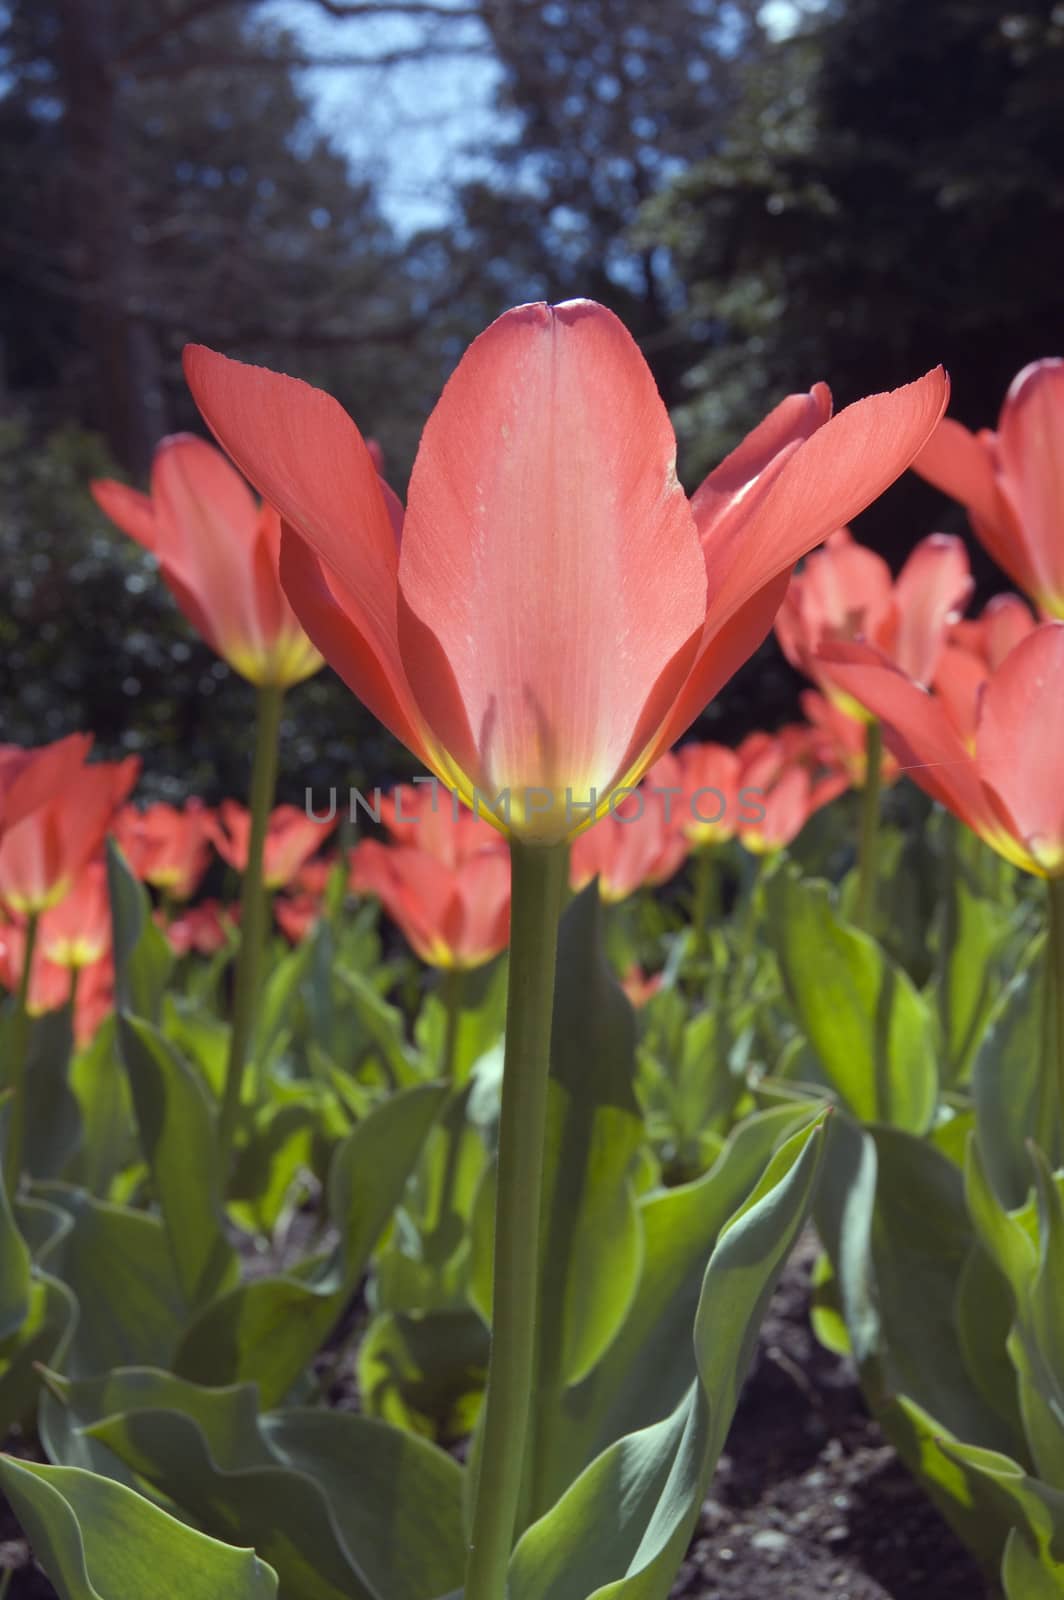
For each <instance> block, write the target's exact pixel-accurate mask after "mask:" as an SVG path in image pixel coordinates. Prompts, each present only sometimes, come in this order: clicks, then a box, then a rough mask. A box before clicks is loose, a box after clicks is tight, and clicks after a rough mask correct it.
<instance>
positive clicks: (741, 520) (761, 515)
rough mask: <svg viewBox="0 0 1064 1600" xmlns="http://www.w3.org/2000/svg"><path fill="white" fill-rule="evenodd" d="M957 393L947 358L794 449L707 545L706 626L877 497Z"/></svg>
mask: <svg viewBox="0 0 1064 1600" xmlns="http://www.w3.org/2000/svg"><path fill="white" fill-rule="evenodd" d="M948 398H949V381H948V379H947V377H946V374H945V373H944V372H943V370H942V368H941V367H936V368H935V369H934V370H933V371H932V372H929V373H927V374H925V376H924V377H922V378H918V379H917V380H916V382H915V383H909V384H906V385H905V386H904V388H901V389H893V390H891V391H890V392H889V393H887V394H876V395H869V396H868V397H867V399H864V400H858V401H856V402H855V403H854V404H853V405H851V406H847V407H846V409H845V410H844V411H840V412H838V414H837V415H836V416H834V417H832V418H831V419H830V421H828V422H825V423H824V425H823V427H821V428H818V429H817V430H816V431H815V432H814V433H813V434H811V435H810V437H809V438H808V439H807V440H806V441H805V442H804V443H802V444H800V445H798V447H797V448H796V449H795V450H793V451H792V453H791V454H790V456H789V457H788V458H787V460H786V462H785V464H784V465H783V467H782V469H781V470H780V471H779V472H778V473H777V474H776V475H775V477H774V478H773V480H772V482H771V483H770V484H769V486H768V488H767V489H766V490H765V492H764V493H763V494H757V493H755V494H752V495H751V496H750V497H749V511H748V513H747V514H746V515H742V516H739V517H729V518H728V519H727V520H726V523H725V525H723V526H722V527H721V528H719V529H717V530H715V531H714V533H713V536H712V538H711V539H710V540H709V542H708V543H707V546H706V562H707V567H708V570H709V575H710V602H709V607H708V611H707V618H706V621H707V627H709V628H713V627H719V626H720V625H721V624H722V623H723V622H724V621H725V620H726V619H727V618H728V617H729V616H731V615H732V614H733V613H734V612H735V611H736V610H737V608H738V607H739V606H740V605H742V604H743V602H744V601H746V600H747V599H749V597H750V596H751V595H752V594H754V593H755V592H756V591H758V590H759V589H762V588H763V587H764V585H765V584H766V583H767V582H768V581H769V579H771V578H774V577H776V575H777V574H778V573H780V572H783V571H786V570H787V569H789V568H790V567H792V566H793V565H794V563H795V562H796V561H797V560H799V558H800V557H801V556H803V555H805V554H806V552H807V551H809V550H811V549H812V548H813V546H814V545H817V544H819V543H820V542H821V540H823V539H826V538H827V536H828V535H829V534H830V533H833V532H834V531H835V530H836V529H837V528H841V527H842V526H843V525H844V524H845V523H848V522H849V521H850V520H851V518H853V517H855V516H856V515H857V514H858V512H859V511H863V510H864V508H865V507H866V506H867V505H870V504H871V502H872V501H873V500H875V499H876V498H877V497H878V496H879V495H880V494H882V493H883V490H884V489H886V488H887V487H888V486H889V485H890V484H891V483H893V482H894V480H895V478H897V477H898V476H899V475H900V474H901V473H902V472H904V470H905V468H906V467H907V466H909V464H910V463H911V461H912V459H913V457H914V456H915V455H916V453H917V451H918V450H919V449H920V447H921V446H922V445H923V444H924V442H925V441H926V439H927V437H928V435H929V434H930V432H931V430H932V429H933V428H934V427H935V424H936V423H937V422H938V420H939V418H940V417H941V415H942V412H943V410H944V409H945V406H946V401H947V399H948Z"/></svg>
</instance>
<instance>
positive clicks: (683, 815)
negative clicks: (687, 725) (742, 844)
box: [650, 742, 742, 850]
mask: <svg viewBox="0 0 1064 1600" xmlns="http://www.w3.org/2000/svg"><path fill="white" fill-rule="evenodd" d="M666 762H668V763H670V764H672V763H674V765H669V766H666V764H665V763H666ZM650 778H651V782H652V783H657V784H658V785H659V786H661V787H662V788H666V787H670V786H671V784H673V783H675V784H676V785H677V786H678V787H679V789H680V796H679V799H678V800H677V802H676V805H675V808H674V809H675V815H676V821H677V825H678V826H679V828H680V829H681V830H682V832H683V835H684V837H685V838H686V839H687V841H688V843H689V844H690V845H691V847H692V849H694V850H704V849H706V848H707V847H709V846H713V845H718V844H726V843H727V841H728V840H729V839H733V838H734V837H735V831H736V828H737V827H738V825H739V806H740V800H739V791H740V788H741V786H742V762H741V761H740V759H739V756H738V755H737V754H736V752H735V751H734V750H730V749H729V748H728V746H727V745H723V744H713V743H711V742H710V743H705V744H702V743H695V742H692V743H690V744H684V745H681V746H680V748H679V749H678V750H674V751H673V752H672V753H671V755H669V756H668V757H666V758H665V759H664V761H659V762H658V763H657V764H656V765H655V767H654V768H653V770H652V772H651V774H650Z"/></svg>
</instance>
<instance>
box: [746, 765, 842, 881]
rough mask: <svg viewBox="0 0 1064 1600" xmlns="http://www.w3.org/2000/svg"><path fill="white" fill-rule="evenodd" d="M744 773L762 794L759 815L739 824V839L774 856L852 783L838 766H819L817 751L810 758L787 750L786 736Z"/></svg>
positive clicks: (755, 791)
mask: <svg viewBox="0 0 1064 1600" xmlns="http://www.w3.org/2000/svg"><path fill="white" fill-rule="evenodd" d="M807 748H808V749H809V750H810V752H811V753H812V752H813V751H815V740H809V741H807ZM743 776H744V782H745V784H746V786H747V787H748V789H749V791H750V793H751V794H756V795H757V796H758V800H757V811H758V813H759V815H758V816H757V817H756V819H755V820H753V821H749V822H745V823H741V824H740V826H739V829H738V834H739V841H740V843H741V844H742V845H743V848H744V849H746V850H749V851H750V852H751V854H753V855H759V856H765V855H775V854H776V853H777V852H778V851H780V850H783V849H785V848H786V847H787V845H789V844H792V843H793V842H794V840H795V839H796V838H797V837H798V834H799V833H800V832H801V831H802V829H803V828H804V827H805V825H806V823H807V822H808V821H809V818H810V817H811V816H812V815H813V813H814V812H816V811H819V810H820V809H821V808H822V807H823V806H826V805H828V804H829V802H830V801H832V800H835V799H837V798H838V796H839V795H840V794H842V793H844V791H845V790H846V789H847V788H848V787H849V783H850V779H849V775H848V773H846V772H845V771H842V770H840V769H838V768H829V769H828V770H826V771H825V770H819V765H818V759H817V757H816V756H815V755H814V756H813V760H812V761H811V762H806V761H803V760H800V759H798V758H796V757H795V756H794V755H790V756H788V755H786V754H785V745H784V742H783V741H779V743H777V744H776V746H775V748H773V747H769V748H766V749H764V750H763V751H762V752H761V754H760V755H759V756H758V757H757V758H756V759H755V760H753V761H751V762H750V764H749V765H748V766H747V767H746V769H745V772H744V774H743Z"/></svg>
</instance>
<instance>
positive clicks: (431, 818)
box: [381, 781, 498, 867]
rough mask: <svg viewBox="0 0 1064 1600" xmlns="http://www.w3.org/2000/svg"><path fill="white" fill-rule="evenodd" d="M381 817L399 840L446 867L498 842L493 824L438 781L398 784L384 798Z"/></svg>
mask: <svg viewBox="0 0 1064 1600" xmlns="http://www.w3.org/2000/svg"><path fill="white" fill-rule="evenodd" d="M381 821H382V822H383V824H384V826H385V827H386V828H387V829H388V832H389V833H390V834H391V836H392V838H393V839H394V840H395V841H396V843H397V844H406V845H411V846H413V848H414V849H417V850H421V851H423V852H424V854H426V855H430V856H434V857H435V858H436V860H437V861H442V862H443V864H444V866H446V867H457V866H459V865H460V864H461V862H463V861H466V860H468V858H469V857H470V856H473V855H477V854H478V852H479V851H481V850H485V849H488V848H489V847H492V846H495V845H497V844H498V834H497V833H496V831H495V829H494V828H493V827H492V826H491V824H490V823H489V822H486V821H485V820H484V818H483V817H480V816H475V815H474V814H473V812H472V811H470V810H468V809H467V807H466V806H464V805H463V804H462V803H461V801H460V800H459V799H458V796H457V795H456V794H455V792H454V791H453V790H450V789H445V788H443V786H442V785H441V784H438V783H436V782H435V781H433V782H431V783H427V784H426V783H418V784H414V783H403V784H399V785H397V786H396V788H394V789H393V790H392V792H391V794H389V795H385V797H384V798H383V800H382V801H381Z"/></svg>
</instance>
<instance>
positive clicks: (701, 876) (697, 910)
mask: <svg viewBox="0 0 1064 1600" xmlns="http://www.w3.org/2000/svg"><path fill="white" fill-rule="evenodd" d="M716 865H717V864H716V861H715V859H714V849H713V846H712V845H710V844H704V845H702V847H701V849H699V850H697V851H696V852H695V859H694V879H695V883H694V889H695V892H694V899H693V901H692V904H691V921H692V923H693V924H694V931H695V940H694V947H695V955H696V956H699V957H701V956H705V955H707V954H708V953H709V928H710V923H711V922H712V921H713V919H714V918H715V917H716V915H717V914H718V912H719V909H720V907H719V904H718V898H717V872H716Z"/></svg>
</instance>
